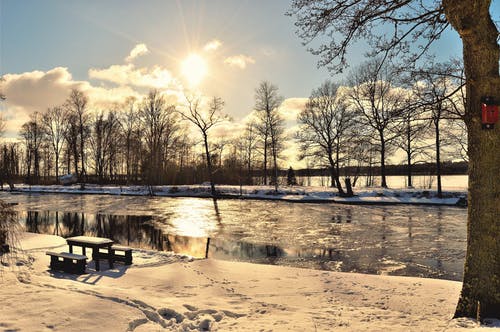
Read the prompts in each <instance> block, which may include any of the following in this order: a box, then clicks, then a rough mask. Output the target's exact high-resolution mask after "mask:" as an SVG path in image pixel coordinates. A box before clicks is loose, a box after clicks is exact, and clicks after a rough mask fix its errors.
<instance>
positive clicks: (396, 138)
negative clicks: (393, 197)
mask: <svg viewBox="0 0 500 332" xmlns="http://www.w3.org/2000/svg"><path fill="white" fill-rule="evenodd" d="M460 70H461V69H460V64H458V63H456V62H449V63H447V64H431V65H429V66H428V67H427V68H423V69H422V68H421V69H420V70H419V71H418V74H417V72H411V73H408V72H407V73H405V72H401V71H397V70H396V67H391V66H390V65H387V64H383V63H382V62H381V61H380V59H377V58H375V59H372V60H369V61H367V62H366V63H364V64H362V65H360V66H359V67H357V68H355V69H354V70H352V71H351V73H350V74H349V79H348V81H347V82H344V84H342V85H341V84H338V83H334V82H331V81H326V82H324V83H323V84H321V86H319V87H318V88H315V89H313V90H312V92H311V95H310V97H309V99H308V101H307V102H306V103H305V106H304V107H303V109H302V110H301V112H300V113H299V115H298V117H297V123H298V128H299V129H298V130H297V131H296V132H295V133H293V137H287V135H285V120H284V117H283V113H282V111H280V107H281V105H282V102H283V100H284V98H283V97H282V96H281V95H280V94H279V90H278V87H277V86H276V85H274V84H272V83H270V82H267V81H263V82H261V83H260V84H259V86H258V87H257V88H256V89H255V96H254V99H255V105H254V116H253V117H251V120H249V121H248V122H247V123H246V124H245V127H244V129H243V130H242V132H241V133H240V134H239V135H236V137H234V136H233V137H231V138H228V137H224V136H219V137H215V136H214V135H210V137H209V132H210V131H212V130H213V128H214V127H216V126H217V125H221V124H223V125H225V126H233V124H232V123H231V122H230V121H229V120H230V119H229V118H228V117H227V115H225V114H224V113H223V108H224V101H223V100H222V99H221V98H219V97H213V98H211V99H207V98H203V97H202V96H200V95H195V94H186V95H185V101H184V103H177V104H174V103H169V102H168V101H167V98H166V96H165V95H163V94H162V93H161V92H160V91H158V90H152V91H150V92H149V93H148V94H147V95H146V96H145V97H144V98H143V99H142V100H137V99H136V98H132V97H130V98H127V99H126V100H124V101H123V103H121V104H115V105H114V106H113V107H111V108H110V109H108V110H106V111H102V110H101V111H94V110H91V109H90V107H89V99H88V97H87V96H86V95H85V94H84V93H83V92H82V91H79V90H76V89H75V90H72V91H71V93H70V95H69V96H68V98H67V100H66V101H65V102H64V104H63V105H59V106H54V107H49V108H48V109H46V110H45V111H43V112H41V113H39V112H35V113H33V114H31V116H30V120H29V121H27V122H26V123H24V124H23V125H22V127H21V130H20V132H19V136H20V137H21V140H22V142H20V143H10V144H7V143H4V144H3V145H2V146H1V154H0V170H1V179H2V181H1V182H2V183H3V182H8V183H10V184H11V185H12V182H13V179H16V178H17V179H18V180H22V181H25V182H27V183H30V184H39V183H58V182H59V178H60V176H61V175H62V174H74V175H75V177H76V179H77V181H78V182H79V183H81V184H82V185H85V183H88V182H96V183H100V184H106V183H117V184H118V183H119V184H147V185H159V184H193V183H202V182H205V181H207V182H210V183H211V184H212V186H211V191H212V192H213V193H215V187H214V186H213V184H214V183H221V184H265V185H268V184H271V185H274V187H275V190H276V191H277V190H278V185H279V184H280V183H282V182H284V179H283V177H282V176H281V174H282V172H281V171H280V169H286V167H285V168H283V165H284V161H283V159H282V152H283V150H284V148H285V143H286V141H287V140H289V139H293V140H295V142H296V143H297V144H298V151H299V154H298V158H299V159H301V160H304V161H305V162H306V163H307V165H308V167H309V168H311V167H316V168H327V169H328V170H329V174H330V178H331V180H330V181H331V186H332V187H336V188H337V190H338V191H339V194H341V195H353V189H352V187H354V186H356V184H357V181H358V179H359V178H360V175H361V174H362V173H361V170H364V172H365V173H366V170H368V174H367V175H368V177H367V179H368V181H367V183H366V185H375V184H376V183H375V180H374V179H375V174H373V173H372V169H375V168H376V169H377V170H379V171H380V174H377V175H379V176H380V179H381V180H380V181H381V182H380V185H381V186H382V187H387V182H386V173H387V172H386V164H387V162H388V158H390V157H392V156H394V155H395V154H396V153H398V151H399V154H400V155H401V153H403V154H404V156H405V158H406V159H405V162H404V163H405V168H406V175H407V185H408V186H412V174H413V168H414V167H415V165H416V164H418V163H423V162H426V161H428V160H430V159H434V160H435V164H436V174H437V179H438V180H437V182H438V183H437V184H438V194H439V195H441V180H440V177H441V166H440V165H441V163H442V161H441V154H442V150H443V147H445V148H446V151H447V153H448V156H449V157H450V158H455V159H459V158H460V157H461V156H463V154H460V152H464V151H466V146H467V145H466V141H465V139H466V137H465V136H464V135H463V121H462V116H463V109H464V106H463V105H464V96H463V89H462V84H463V82H462V76H461V75H460ZM7 98H8V96H7ZM193 130H196V131H197V132H198V133H199V136H201V139H197V138H196V137H197V136H196V135H193ZM288 136H290V135H288ZM198 146H200V147H201V148H198ZM285 166H286V165H285ZM375 166H376V167H375ZM341 173H342V174H341ZM256 174H258V175H259V176H258V177H257V176H256ZM342 177H343V179H344V181H343V182H344V183H342V181H341V179H342Z"/></svg>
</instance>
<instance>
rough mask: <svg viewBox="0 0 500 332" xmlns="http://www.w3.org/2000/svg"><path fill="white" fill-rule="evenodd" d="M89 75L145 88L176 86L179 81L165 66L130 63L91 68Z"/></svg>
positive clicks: (119, 83)
mask: <svg viewBox="0 0 500 332" xmlns="http://www.w3.org/2000/svg"><path fill="white" fill-rule="evenodd" d="M89 77H90V78H93V79H98V80H102V81H108V82H112V83H116V84H118V85H134V86H137V87H146V88H158V89H166V88H176V87H178V85H179V83H178V82H177V80H176V79H174V77H173V76H172V74H171V73H170V71H168V70H167V69H165V68H162V67H159V66H155V67H153V68H151V69H149V68H135V66H134V65H133V64H132V63H129V64H126V65H112V66H110V67H108V68H105V69H96V68H92V69H90V70H89Z"/></svg>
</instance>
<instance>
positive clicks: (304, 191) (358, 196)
mask: <svg viewBox="0 0 500 332" xmlns="http://www.w3.org/2000/svg"><path fill="white" fill-rule="evenodd" d="M216 189H217V191H218V193H219V194H220V195H221V196H222V197H227V198H248V199H269V200H283V201H292V202H337V203H346V204H431V205H459V204H460V205H463V204H465V203H466V196H467V192H466V191H465V190H457V191H444V192H443V198H438V197H436V196H437V194H436V191H432V190H422V189H385V188H361V189H356V190H355V196H354V197H340V196H339V195H338V194H337V190H336V189H333V188H325V187H300V186H292V187H290V186H283V187H280V188H279V190H278V192H275V190H274V187H272V186H242V187H240V186H229V185H220V186H217V187H216ZM5 190H8V189H5ZM15 191H17V192H37V193H43V192H47V193H74V194H109V195H138V196H143V195H150V194H151V193H152V194H153V195H155V196H166V197H209V196H210V186H209V185H208V184H202V185H184V186H153V187H152V188H149V187H146V186H98V185H92V184H87V185H85V188H84V189H82V188H81V187H80V185H71V186H62V185H52V186H41V185H36V186H35V185H34V186H29V185H16V188H15Z"/></svg>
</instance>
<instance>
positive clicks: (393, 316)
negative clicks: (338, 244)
mask: <svg viewBox="0 0 500 332" xmlns="http://www.w3.org/2000/svg"><path fill="white" fill-rule="evenodd" d="M19 246H20V247H22V248H24V251H23V252H17V253H16V256H15V258H14V259H12V260H11V264H10V265H9V266H0V283H1V284H2V285H1V287H0V298H1V299H2V310H1V312H2V313H1V315H0V326H1V327H2V328H3V329H5V330H9V331H18V330H20V331H42V330H52V331H97V330H100V331H127V330H128V331H161V330H165V331H190V330H195V331H200V330H201V331H203V330H205V331H206V330H213V331H262V330H266V331H332V330H335V331H476V330H481V331H483V330H484V331H489V330H492V329H491V328H489V327H486V326H479V325H478V324H477V323H476V322H475V321H473V320H469V319H457V320H452V319H451V315H452V313H453V310H454V307H455V305H456V301H457V299H458V295H459V292H460V288H461V284H460V283H459V282H453V281H445V280H433V279H420V278H409V277H391V276H374V275H364V274H355V273H339V272H326V271H316V270H308V269H298V268H291V267H282V266H268V265H256V264H249V263H236V262H224V261H217V260H212V259H208V260H193V259H190V258H189V257H186V256H176V255H173V254H165V253H158V252H150V251H145V250H136V251H134V264H133V265H132V266H130V267H128V266H122V265H117V266H115V268H114V269H111V270H103V271H99V272H97V271H95V270H94V269H93V263H92V262H90V264H89V267H88V268H87V274H84V275H81V276H75V275H69V274H64V273H59V272H52V271H50V270H48V263H49V258H48V256H46V255H45V251H46V250H47V249H48V248H51V250H66V245H65V243H64V239H62V238H59V237H57V236H51V235H39V234H27V233H24V234H23V236H22V237H21V238H20V244H19ZM54 248H56V249H54ZM103 265H105V264H103ZM499 323H500V322H499V321H496V320H495V321H491V322H489V323H488V324H492V325H490V326H497V327H499V326H500V324H499Z"/></svg>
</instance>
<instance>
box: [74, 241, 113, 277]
mask: <svg viewBox="0 0 500 332" xmlns="http://www.w3.org/2000/svg"><path fill="white" fill-rule="evenodd" d="M66 242H67V243H68V245H69V252H70V253H73V246H78V247H82V254H83V255H85V248H92V259H93V260H94V262H95V269H96V271H99V258H100V257H99V249H100V248H106V249H108V252H111V246H112V245H113V240H111V239H107V238H104V237H93V236H75V237H69V238H67V239H66ZM108 261H109V268H110V269H112V268H113V255H109V256H108Z"/></svg>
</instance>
